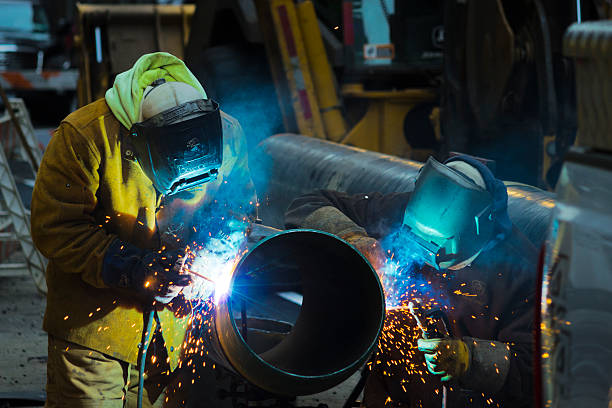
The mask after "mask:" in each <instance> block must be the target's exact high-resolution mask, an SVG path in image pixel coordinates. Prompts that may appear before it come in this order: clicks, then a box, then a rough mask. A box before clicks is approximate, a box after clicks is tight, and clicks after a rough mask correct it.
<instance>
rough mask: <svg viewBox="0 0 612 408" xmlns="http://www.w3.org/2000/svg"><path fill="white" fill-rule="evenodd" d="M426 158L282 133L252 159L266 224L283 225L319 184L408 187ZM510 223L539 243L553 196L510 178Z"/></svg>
mask: <svg viewBox="0 0 612 408" xmlns="http://www.w3.org/2000/svg"><path fill="white" fill-rule="evenodd" d="M422 164H423V163H420V162H416V161H411V160H406V159H401V158H399V157H395V156H389V155H385V154H381V153H376V152H371V151H367V150H363V149H359V148H355V147H351V146H346V145H340V144H337V143H332V142H328V141H324V140H320V139H315V138H311V137H306V136H301V135H296V134H280V135H276V136H272V137H269V138H267V139H265V140H263V141H262V142H261V143H260V144H259V146H258V150H257V151H256V154H255V160H254V161H253V166H252V167H254V170H255V171H254V172H253V174H254V175H255V180H254V181H255V184H256V187H257V190H258V195H259V197H260V200H261V204H262V205H261V207H260V217H261V218H262V219H263V221H264V223H265V224H266V225H271V226H274V227H278V228H282V227H283V224H284V213H285V210H286V209H287V207H288V206H289V204H290V203H291V201H292V200H293V199H295V198H297V197H299V196H300V195H302V194H306V193H308V192H311V191H313V190H317V189H330V190H338V191H343V192H347V193H350V194H357V193H371V192H376V191H378V192H381V193H391V192H401V191H409V190H411V189H412V188H413V185H414V181H413V180H414V176H415V175H416V174H417V172H418V170H419V168H420V167H421V165H422ZM506 185H507V187H508V212H509V214H510V219H511V220H512V222H513V223H514V224H515V225H516V226H517V227H518V228H519V230H521V231H522V232H523V233H524V234H525V235H526V236H527V237H528V238H529V239H530V240H531V241H532V242H533V243H534V245H536V247H538V248H539V247H540V246H541V245H542V242H543V240H544V238H545V235H546V231H547V228H548V223H549V220H550V216H551V209H552V208H553V207H554V195H553V194H550V193H547V192H545V191H543V190H540V189H538V188H536V187H532V186H528V185H525V184H520V183H514V182H506Z"/></svg>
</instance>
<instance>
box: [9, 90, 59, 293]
mask: <svg viewBox="0 0 612 408" xmlns="http://www.w3.org/2000/svg"><path fill="white" fill-rule="evenodd" d="M9 103H10V107H11V108H12V110H13V113H14V115H15V119H16V120H17V122H18V124H19V127H20V128H21V129H20V130H19V129H17V128H16V127H15V125H14V122H13V121H12V119H11V115H10V114H9V112H8V109H6V111H5V112H4V114H2V115H0V129H2V133H0V135H1V136H2V140H1V141H0V199H1V200H0V205H1V206H0V242H18V243H19V246H20V248H21V251H22V253H23V256H24V258H25V260H24V261H23V262H1V263H0V277H9V276H11V277H12V276H23V275H27V274H28V273H29V275H30V276H31V277H32V279H33V280H34V283H35V284H36V287H37V288H38V290H39V291H40V292H41V293H43V294H46V293H47V284H46V281H45V270H46V266H47V260H46V259H45V257H44V256H43V255H42V254H41V253H40V252H39V251H38V250H37V249H36V247H35V246H34V243H33V241H32V235H31V233H30V211H29V209H27V208H26V206H25V205H24V203H23V200H22V199H21V196H20V194H19V190H18V189H17V184H16V182H15V176H14V174H13V172H12V170H11V168H10V165H9V159H8V157H9V155H10V154H13V155H14V156H16V157H18V158H20V159H22V160H23V161H25V162H26V163H28V165H29V167H30V169H31V170H32V179H31V180H34V179H35V177H36V170H37V169H38V167H39V165H40V161H41V159H42V151H41V149H40V148H39V147H38V144H37V143H36V136H35V134H34V127H33V126H32V122H31V120H30V115H29V113H28V110H27V108H26V106H25V104H24V102H23V100H21V99H18V98H10V99H9ZM19 131H21V132H22V134H23V139H22V138H21V137H19V138H17V137H15V133H16V132H19ZM7 142H9V143H7ZM11 142H12V143H11ZM24 143H25V144H26V145H27V147H24V146H23V144H24ZM8 150H10V151H8ZM28 150H29V152H28Z"/></svg>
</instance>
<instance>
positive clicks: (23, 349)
mask: <svg viewBox="0 0 612 408" xmlns="http://www.w3.org/2000/svg"><path fill="white" fill-rule="evenodd" d="M11 275H21V276H9V277H7V276H5V273H4V272H2V273H1V274H0V344H1V346H0V408H5V407H11V406H20V407H24V406H41V405H42V401H44V387H45V379H46V361H47V336H46V334H45V332H43V330H42V328H41V327H42V318H43V314H44V309H45V298H44V297H43V296H41V295H40V294H39V293H38V292H37V290H36V287H35V286H34V283H33V281H32V280H31V278H30V277H29V276H28V275H26V274H25V272H24V271H16V272H15V273H11ZM204 377H206V376H204ZM208 378H209V381H215V380H214V376H208ZM358 379H359V373H356V374H355V375H353V376H352V377H351V378H349V379H348V380H347V381H345V382H344V383H342V384H340V385H338V386H336V387H334V388H332V389H331V390H328V391H326V392H323V393H321V394H315V395H311V396H307V397H299V398H298V399H297V401H296V406H298V407H317V406H318V405H319V404H326V405H327V406H328V407H329V408H335V407H342V406H343V405H344V402H345V401H346V398H347V397H348V395H349V394H350V392H351V391H352V389H353V387H354V385H355V384H356V383H357V381H358ZM196 384H197V383H196ZM197 385H199V388H200V389H203V390H206V389H210V387H209V386H210V385H211V384H206V381H202V382H200V383H199V384H197ZM197 394H201V393H199V392H198V393H197ZM215 400H216V399H215ZM8 401H13V402H12V404H13V405H11V404H8ZM27 401H31V402H30V403H28V402H27ZM37 401H38V402H37ZM210 402H211V401H208V402H207V401H204V399H201V398H196V399H195V400H192V401H190V403H189V404H187V405H188V406H189V407H211V406H215V407H219V408H221V407H228V408H229V407H231V403H230V402H229V401H227V400H226V401H223V402H221V401H219V400H216V401H215V402H214V403H213V404H214V405H212V404H211V403H210ZM7 404H8V405H7ZM260 406H270V405H269V403H265V404H262V405H260Z"/></svg>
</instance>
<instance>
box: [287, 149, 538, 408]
mask: <svg viewBox="0 0 612 408" xmlns="http://www.w3.org/2000/svg"><path fill="white" fill-rule="evenodd" d="M507 203H508V196H507V190H506V188H505V185H504V184H503V182H502V181H500V180H498V179H496V178H495V176H494V175H493V173H492V172H491V171H490V170H489V169H488V168H487V166H486V165H485V164H483V163H482V162H481V161H479V160H477V159H475V158H474V157H471V156H466V155H461V156H455V157H453V158H451V159H449V160H448V161H446V162H445V163H444V164H442V163H440V162H438V161H437V160H435V159H434V158H429V160H428V161H427V162H426V163H425V165H424V166H422V168H421V169H420V171H419V173H418V175H417V176H416V177H415V180H414V184H413V187H412V188H411V189H410V191H406V192H397V193H391V194H384V195H383V194H380V193H368V194H357V195H348V194H344V193H340V192H335V191H329V190H323V191H318V192H314V193H311V194H307V195H305V196H302V197H300V198H298V199H296V200H294V202H293V203H292V204H291V206H290V207H289V209H288V211H287V214H286V224H287V227H291V228H293V227H303V228H314V229H322V230H325V231H328V232H331V233H334V234H336V235H338V236H340V237H342V238H344V239H345V240H347V241H348V242H349V243H352V244H353V245H354V246H355V247H356V248H357V249H359V250H360V251H361V252H362V254H364V255H365V256H366V257H367V258H368V259H369V260H370V262H371V263H372V264H373V266H374V267H375V268H376V269H377V271H378V272H379V275H382V274H383V273H384V268H385V262H387V261H386V259H387V256H388V253H385V252H383V248H381V242H383V243H384V242H385V241H384V240H383V239H384V238H385V237H388V236H390V234H396V233H397V234H401V235H402V236H403V237H404V238H406V239H407V240H408V241H404V242H410V251H412V253H411V256H412V255H414V256H418V257H419V258H420V259H421V260H422V263H421V264H420V265H421V266H419V267H418V268H417V269H418V271H417V273H418V277H420V279H419V282H427V284H429V285H431V287H432V288H434V287H435V288H438V289H439V290H440V294H439V296H440V297H441V298H442V299H441V300H440V304H446V307H445V308H444V311H445V312H446V314H447V316H448V321H449V324H450V328H451V329H452V330H451V331H452V333H453V337H447V338H433V339H432V338H429V339H424V338H421V339H418V350H419V353H415V356H416V357H418V358H424V361H423V360H420V361H419V359H417V358H415V361H411V363H413V364H415V366H416V367H418V366H419V364H426V367H427V370H428V371H429V373H431V374H429V373H427V375H428V378H425V377H424V378H423V381H424V382H426V383H427V384H425V385H424V384H422V383H420V382H419V381H416V382H418V384H415V381H414V380H415V378H405V377H404V376H402V375H401V374H399V372H400V371H401V370H399V369H398V370H396V371H397V373H395V372H394V368H393V364H392V363H393V362H396V361H402V358H405V356H406V355H408V350H394V349H387V350H384V351H383V354H382V355H381V356H379V357H378V358H377V360H378V361H382V364H378V365H374V367H375V368H374V369H373V370H372V373H371V375H370V377H369V379H368V382H367V383H366V388H365V394H364V402H365V405H366V406H367V407H370V408H373V407H383V406H384V407H388V406H398V407H409V406H412V405H415V404H416V406H420V405H422V406H424V407H427V406H438V407H439V406H440V403H441V401H440V396H439V394H441V393H439V391H440V390H441V389H442V387H440V385H441V384H444V385H446V388H447V389H448V390H449V393H448V396H447V397H446V399H447V400H446V406H448V407H463V406H496V404H500V406H512V407H522V406H530V405H531V403H532V401H531V395H532V384H531V382H532V376H531V359H532V354H533V353H532V335H531V330H532V324H533V320H532V315H533V303H532V301H533V295H534V293H535V276H536V272H535V271H536V267H537V265H536V264H537V251H536V249H535V247H534V246H533V244H532V243H531V242H530V241H529V240H528V239H527V238H526V236H524V235H523V234H522V233H521V232H520V231H519V230H518V229H517V227H516V226H514V225H513V224H512V222H511V221H510V219H509V217H508V212H507ZM384 249H385V250H386V249H387V248H384ZM390 252H393V251H392V250H390ZM402 324H406V325H409V324H414V321H412V319H411V318H410V317H409V316H406V319H405V320H404V321H403V322H402ZM415 343H416V342H415ZM416 346H417V344H413V347H416ZM406 347H408V345H406ZM421 352H422V354H421ZM387 362H388V363H389V364H386V363H387ZM404 372H405V370H404ZM425 372H426V371H425ZM419 380H421V378H419ZM411 381H412V383H410V382H411ZM440 381H441V382H440ZM432 384H433V385H432ZM434 390H437V391H438V393H439V394H436V393H434ZM415 393H417V394H418V393H431V395H418V396H415V395H414V394H415ZM411 394H412V395H411ZM419 404H420V405H419ZM491 404H492V405H491Z"/></svg>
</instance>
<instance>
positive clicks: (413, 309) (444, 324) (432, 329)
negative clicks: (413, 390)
mask: <svg viewBox="0 0 612 408" xmlns="http://www.w3.org/2000/svg"><path fill="white" fill-rule="evenodd" d="M408 309H409V310H410V314H412V317H414V320H416V323H417V325H418V326H419V328H420V329H421V331H422V332H423V338H424V339H442V338H447V337H452V332H451V328H450V324H449V322H448V317H447V316H446V313H444V312H443V311H442V310H441V309H440V308H432V309H425V307H423V302H422V301H421V299H419V298H414V299H413V300H412V301H410V302H409V303H408ZM447 393H448V389H447V387H446V385H444V384H442V408H446V403H447Z"/></svg>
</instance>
